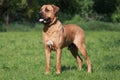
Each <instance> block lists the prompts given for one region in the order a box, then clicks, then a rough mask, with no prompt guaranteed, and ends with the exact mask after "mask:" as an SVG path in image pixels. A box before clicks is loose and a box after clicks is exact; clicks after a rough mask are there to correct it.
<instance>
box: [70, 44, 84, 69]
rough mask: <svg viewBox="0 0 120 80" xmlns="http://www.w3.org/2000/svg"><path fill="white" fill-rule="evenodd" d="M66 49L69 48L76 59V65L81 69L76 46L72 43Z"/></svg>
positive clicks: (80, 60)
mask: <svg viewBox="0 0 120 80" xmlns="http://www.w3.org/2000/svg"><path fill="white" fill-rule="evenodd" d="M68 49H69V50H70V52H71V53H72V55H73V56H74V58H75V59H76V60H77V62H78V66H79V68H80V70H81V69H82V59H81V58H80V56H79V54H78V48H77V47H76V46H75V45H74V44H73V43H72V44H71V45H69V46H68Z"/></svg>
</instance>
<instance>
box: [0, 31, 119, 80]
mask: <svg viewBox="0 0 120 80" xmlns="http://www.w3.org/2000/svg"><path fill="white" fill-rule="evenodd" d="M119 36H120V32H119V31H86V45H87V50H88V55H89V57H90V59H91V61H92V64H93V73H92V74H88V73H87V66H86V62H85V60H83V69H82V70H81V71H80V70H79V69H78V65H77V62H76V60H75V59H74V58H73V57H72V55H71V54H70V52H69V51H68V50H67V48H64V49H63V53H62V73H61V74H60V75H56V74H55V64H56V54H55V52H53V53H52V55H51V72H50V74H49V75H45V74H44V73H45V55H44V47H43V44H42V38H41V37H42V35H41V31H39V32H35V31H31V32H1V33H0V80H119V79H120V37H119ZM82 58H83V57H82Z"/></svg>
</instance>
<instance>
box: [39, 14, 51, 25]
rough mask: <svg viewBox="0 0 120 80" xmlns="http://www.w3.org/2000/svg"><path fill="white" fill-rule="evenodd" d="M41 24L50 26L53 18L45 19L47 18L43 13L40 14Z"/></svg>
mask: <svg viewBox="0 0 120 80" xmlns="http://www.w3.org/2000/svg"><path fill="white" fill-rule="evenodd" d="M39 22H41V23H43V24H48V23H50V22H51V18H50V17H48V18H45V16H44V15H43V13H42V12H40V13H39Z"/></svg>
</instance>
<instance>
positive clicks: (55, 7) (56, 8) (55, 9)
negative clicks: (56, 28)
mask: <svg viewBox="0 0 120 80" xmlns="http://www.w3.org/2000/svg"><path fill="white" fill-rule="evenodd" d="M52 7H53V9H54V12H55V14H56V13H57V12H58V11H59V7H57V6H56V5H54V4H52Z"/></svg>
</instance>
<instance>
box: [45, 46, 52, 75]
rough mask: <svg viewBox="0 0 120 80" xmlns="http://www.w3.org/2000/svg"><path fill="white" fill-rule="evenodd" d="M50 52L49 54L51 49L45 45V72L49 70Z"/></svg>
mask: <svg viewBox="0 0 120 80" xmlns="http://www.w3.org/2000/svg"><path fill="white" fill-rule="evenodd" d="M50 54H51V51H50V49H49V47H48V46H47V47H45V55H46V73H45V74H48V73H49V72H50Z"/></svg>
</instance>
